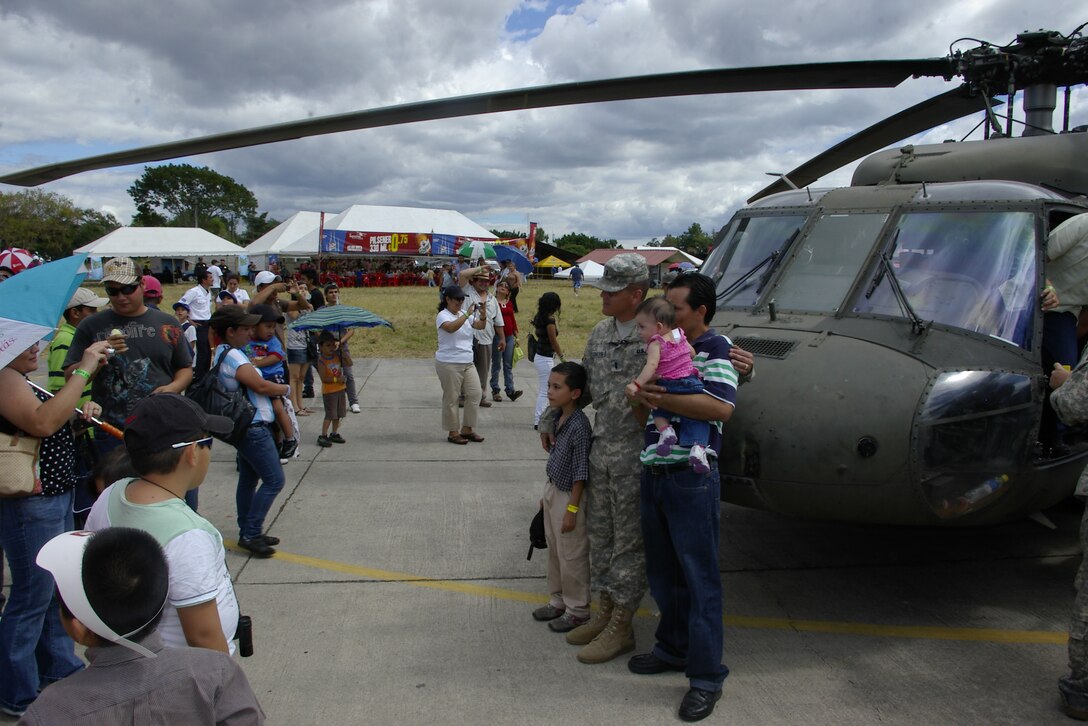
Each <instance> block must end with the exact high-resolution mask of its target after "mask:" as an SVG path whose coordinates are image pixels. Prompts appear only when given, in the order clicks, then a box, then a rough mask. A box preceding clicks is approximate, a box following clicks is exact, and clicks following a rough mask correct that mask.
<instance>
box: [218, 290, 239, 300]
mask: <svg viewBox="0 0 1088 726" xmlns="http://www.w3.org/2000/svg"><path fill="white" fill-rule="evenodd" d="M218 299H219V300H233V301H234V302H238V298H236V297H234V295H231V293H230V290H221V291H220V292H219V297H218Z"/></svg>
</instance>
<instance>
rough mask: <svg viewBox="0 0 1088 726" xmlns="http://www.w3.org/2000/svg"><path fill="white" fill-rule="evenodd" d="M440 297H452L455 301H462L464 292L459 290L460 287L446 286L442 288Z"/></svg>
mask: <svg viewBox="0 0 1088 726" xmlns="http://www.w3.org/2000/svg"><path fill="white" fill-rule="evenodd" d="M442 297H444V298H446V297H452V298H453V299H455V300H464V299H465V291H464V290H462V289H461V286H460V285H446V286H445V287H444V288H442Z"/></svg>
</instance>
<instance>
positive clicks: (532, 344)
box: [525, 333, 536, 363]
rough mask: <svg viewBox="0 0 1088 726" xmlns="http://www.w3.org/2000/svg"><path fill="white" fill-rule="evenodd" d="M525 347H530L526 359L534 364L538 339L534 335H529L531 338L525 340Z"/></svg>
mask: <svg viewBox="0 0 1088 726" xmlns="http://www.w3.org/2000/svg"><path fill="white" fill-rule="evenodd" d="M525 345H526V346H527V347H528V349H527V351H526V354H525V357H526V358H528V359H529V362H530V363H532V362H533V361H534V360H535V359H536V338H535V337H534V336H533V334H532V333H529V337H528V338H526V339H525Z"/></svg>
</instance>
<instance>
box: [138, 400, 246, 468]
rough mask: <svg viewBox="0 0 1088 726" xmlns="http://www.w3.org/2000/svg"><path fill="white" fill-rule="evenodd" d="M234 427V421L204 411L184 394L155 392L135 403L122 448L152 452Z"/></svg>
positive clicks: (228, 431) (226, 432) (221, 432)
mask: <svg viewBox="0 0 1088 726" xmlns="http://www.w3.org/2000/svg"><path fill="white" fill-rule="evenodd" d="M233 430H234V422H233V421H231V420H230V419H229V418H227V417H226V416H212V415H210V414H207V413H205V412H204V409H202V408H201V407H200V406H198V405H197V404H196V402H195V401H192V400H190V399H188V398H185V396H179V395H178V394H176V393H156V394H153V395H151V396H148V397H147V398H145V399H144V400H142V401H140V402H139V403H137V404H136V408H134V409H132V413H131V414H130V415H129V417H128V420H127V421H125V447H126V448H127V449H128V450H129V451H131V452H133V453H137V454H154V453H157V452H159V451H166V450H167V449H169V448H171V447H172V446H173V445H174V444H180V443H183V442H186V441H196V440H198V439H202V438H204V437H205V436H207V435H208V434H210V433H211V434H229V433H230V432H231V431H233Z"/></svg>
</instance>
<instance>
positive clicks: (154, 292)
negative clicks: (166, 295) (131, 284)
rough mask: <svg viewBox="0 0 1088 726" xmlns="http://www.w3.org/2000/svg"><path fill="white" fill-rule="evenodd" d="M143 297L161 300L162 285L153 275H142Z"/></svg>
mask: <svg viewBox="0 0 1088 726" xmlns="http://www.w3.org/2000/svg"><path fill="white" fill-rule="evenodd" d="M144 297H149V298H152V299H154V300H162V283H161V282H159V279H158V278H157V277H154V276H153V275H144Z"/></svg>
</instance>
